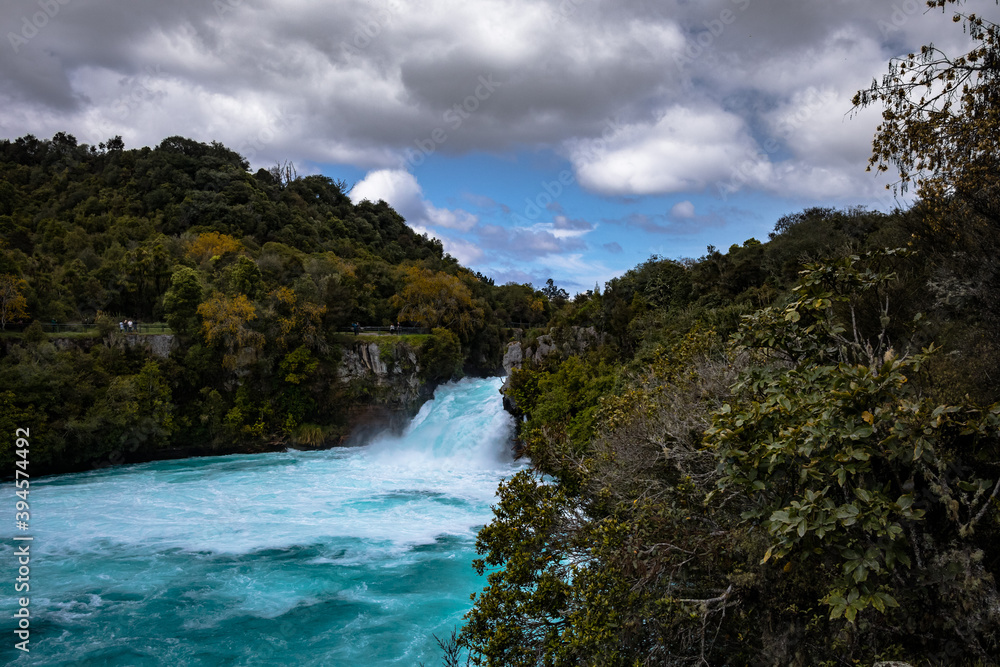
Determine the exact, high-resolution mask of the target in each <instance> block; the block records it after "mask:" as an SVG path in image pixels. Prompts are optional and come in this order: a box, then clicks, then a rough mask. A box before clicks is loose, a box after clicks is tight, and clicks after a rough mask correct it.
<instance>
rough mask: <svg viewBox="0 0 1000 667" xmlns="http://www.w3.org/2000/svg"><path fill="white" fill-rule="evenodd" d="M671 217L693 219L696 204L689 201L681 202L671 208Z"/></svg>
mask: <svg viewBox="0 0 1000 667" xmlns="http://www.w3.org/2000/svg"><path fill="white" fill-rule="evenodd" d="M670 216H671V217H673V218H693V217H694V204H692V203H691V202H689V201H687V200H684V201H679V202H677V203H676V204H674V205H673V206H672V207H671V208H670Z"/></svg>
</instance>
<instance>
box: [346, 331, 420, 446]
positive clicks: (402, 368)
mask: <svg viewBox="0 0 1000 667" xmlns="http://www.w3.org/2000/svg"><path fill="white" fill-rule="evenodd" d="M337 377H338V380H339V381H340V382H341V383H342V384H344V385H346V389H347V394H348V396H349V397H350V400H351V405H350V407H349V408H348V410H347V421H348V432H349V433H350V435H348V436H347V437H346V438H345V439H344V440H342V443H341V444H363V443H364V442H365V441H367V440H369V439H370V438H371V437H373V436H374V435H376V434H377V433H379V432H384V431H386V430H388V431H391V432H396V431H400V430H402V429H403V428H404V427H405V426H406V424H407V423H409V420H410V418H411V417H412V416H413V415H414V414H415V413H416V411H417V410H418V409H419V408H420V406H421V405H422V404H423V403H424V402H425V401H427V400H428V399H430V398H431V397H433V396H434V389H435V388H437V384H436V383H431V382H425V381H424V380H422V379H421V377H420V363H419V359H418V357H417V351H416V350H415V349H414V348H413V347H411V346H410V345H408V344H407V343H403V342H398V341H393V343H390V344H384V345H380V344H379V343H362V342H358V343H354V344H353V345H349V346H345V347H344V349H343V352H342V356H341V360H340V367H339V368H338V369H337Z"/></svg>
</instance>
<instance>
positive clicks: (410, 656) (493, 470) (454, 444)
mask: <svg viewBox="0 0 1000 667" xmlns="http://www.w3.org/2000/svg"><path fill="white" fill-rule="evenodd" d="M500 384H501V382H500V380H499V379H495V378H494V379H467V380H463V381H460V382H457V383H452V384H448V385H444V386H442V387H440V388H439V389H438V391H437V393H436V394H435V397H434V399H433V400H432V401H429V402H428V403H426V404H425V405H424V406H423V408H422V409H421V411H420V413H419V414H418V415H417V416H416V417H415V418H414V419H413V420H412V422H411V423H410V424H409V425H408V427H407V428H406V429H405V430H404V432H403V433H402V434H400V435H399V436H383V437H380V438H377V439H376V440H375V441H373V442H371V443H370V444H368V445H366V446H363V447H351V448H340V449H332V450H327V451H321V452H298V451H289V452H284V453H277V454H256V455H233V456H221V457H211V458H198V459H186V460H181V461H160V462H153V463H145V464H138V465H131V466H124V467H119V468H112V469H104V470H96V471H92V472H86V473H79V474H73V475H64V476H59V477H53V478H48V479H42V480H38V481H37V482H34V481H33V482H32V485H31V499H32V503H31V509H32V531H33V536H34V541H33V543H32V545H33V546H32V549H33V551H32V589H31V611H32V619H33V621H32V628H33V632H32V643H31V649H32V650H31V653H30V654H24V653H22V652H21V651H16V650H14V649H13V646H12V644H13V642H9V641H8V642H5V643H3V644H2V645H0V659H3V660H4V662H7V663H10V664H14V665H22V664H23V665H41V664H46V665H48V664H64V663H65V664H81V665H85V664H92V665H129V666H131V667H134V666H137V665H161V664H172V665H173V664H176V665H187V664H191V665H195V664H198V665H201V664H204V665H216V664H219V665H221V664H233V665H287V664H301V665H317V666H318V665H406V666H408V667H409V666H410V665H415V664H417V663H418V662H419V661H423V662H424V663H425V664H428V665H433V664H438V663H439V661H440V658H439V651H438V650H437V645H436V642H435V641H434V638H433V636H432V635H435V634H436V635H437V636H439V637H443V636H447V635H448V634H449V633H450V632H451V629H452V628H453V627H454V626H455V625H460V624H461V618H462V615H463V613H464V612H465V611H466V610H467V609H468V607H469V605H470V602H469V594H470V593H472V592H474V591H476V590H479V589H480V588H482V586H483V585H484V583H485V582H484V581H483V580H481V579H480V578H478V577H476V575H475V573H474V572H473V571H472V568H471V560H472V558H473V557H474V556H475V554H474V543H475V533H476V530H477V529H478V527H480V526H481V525H483V524H484V523H486V522H488V521H489V520H490V518H491V512H490V505H491V504H492V503H493V502H495V497H494V494H495V492H496V487H497V484H498V482H499V480H500V479H501V478H502V477H505V476H509V475H511V474H513V472H514V471H515V470H516V469H517V467H518V465H519V464H517V463H515V462H514V461H513V460H512V457H511V454H510V443H511V437H512V433H513V423H512V419H511V418H510V417H509V415H507V414H506V413H505V412H504V411H503V409H502V405H501V397H500V395H499V393H498V389H499V387H500ZM6 532H7V534H6V539H4V540H3V544H4V546H3V552H4V553H3V558H4V559H5V560H4V562H7V563H12V562H14V555H13V547H12V546H10V545H12V544H13V541H12V539H11V538H12V537H13V533H12V531H11V530H10V529H7V530H6ZM5 604H8V606H10V608H11V610H12V609H13V606H12V604H13V602H12V601H11V599H10V597H9V596H8V597H7V599H6V600H5ZM2 611H3V612H6V611H7V608H6V607H5V608H4V609H3V610H2ZM10 619H11V614H10V613H3V620H2V621H0V631H2V632H4V633H5V634H6V635H7V636H13V635H12V634H11V632H10V631H12V630H13V627H14V626H13V624H12V622H11V620H10Z"/></svg>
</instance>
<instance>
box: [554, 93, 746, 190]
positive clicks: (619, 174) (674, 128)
mask: <svg viewBox="0 0 1000 667" xmlns="http://www.w3.org/2000/svg"><path fill="white" fill-rule="evenodd" d="M753 149H754V142H753V140H752V139H751V137H750V136H749V134H748V132H747V128H746V125H745V123H744V122H743V120H742V119H741V118H740V117H739V116H737V115H735V114H731V113H728V112H726V111H724V110H722V109H721V108H718V107H715V106H708V105H706V106H703V107H700V108H694V107H687V106H679V105H677V106H672V107H670V108H669V109H667V110H666V111H665V112H664V113H663V114H662V116H661V117H660V118H659V119H658V120H657V121H656V122H655V123H649V124H644V123H636V124H631V125H627V126H625V127H622V128H621V129H620V130H618V131H617V132H615V133H614V134H613V135H612V136H611V137H609V138H608V139H607V140H605V139H596V140H589V139H588V140H576V141H572V142H570V148H569V155H570V159H571V160H572V162H573V166H574V169H575V170H576V174H577V179H578V180H579V181H580V183H581V184H582V185H583V186H584V187H586V188H589V189H591V190H594V191H596V192H600V193H602V194H614V195H649V194H662V193H667V192H691V191H698V190H702V189H704V188H705V187H707V186H708V185H709V184H710V183H711V182H712V181H714V180H717V179H720V178H722V177H724V176H725V175H726V174H727V173H728V172H729V171H730V170H731V168H732V163H733V161H734V160H736V159H738V158H739V157H740V156H741V155H743V154H746V153H747V152H749V151H753Z"/></svg>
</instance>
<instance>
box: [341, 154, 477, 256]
mask: <svg viewBox="0 0 1000 667" xmlns="http://www.w3.org/2000/svg"><path fill="white" fill-rule="evenodd" d="M351 199H352V200H353V201H354V202H355V203H357V202H359V201H362V200H364V199H367V200H369V201H378V200H380V199H384V200H385V201H386V202H387V203H388V204H389V205H390V206H392V207H393V208H394V209H396V211H397V212H398V213H399V214H400V215H402V216H403V217H404V218H405V219H406V221H407V222H408V223H409V224H410V226H411V227H416V226H420V227H443V228H445V229H454V230H458V231H462V232H467V231H469V230H470V229H472V228H473V227H475V226H476V223H477V222H478V219H477V217H476V216H475V215H473V214H472V213H469V212H468V211H465V210H463V209H454V210H452V209H445V208H438V207H437V206H434V204H432V203H431V202H429V201H427V200H426V199H424V193H423V190H422V189H421V187H420V184H419V183H417V179H416V177H414V176H413V174H411V173H409V172H407V171H403V170H401V169H378V170H376V171H371V172H369V173H368V174H367V175H366V176H365V177H364V179H363V180H361V181H360V182H359V183H357V184H356V185H355V186H354V188H353V189H352V190H351ZM456 256H457V255H456Z"/></svg>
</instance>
